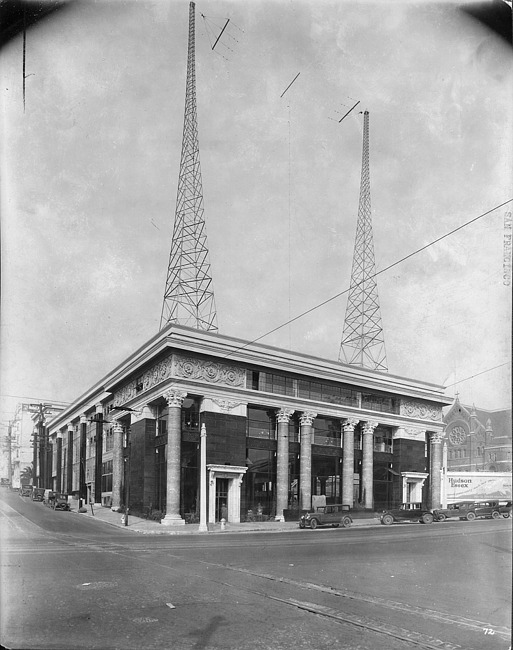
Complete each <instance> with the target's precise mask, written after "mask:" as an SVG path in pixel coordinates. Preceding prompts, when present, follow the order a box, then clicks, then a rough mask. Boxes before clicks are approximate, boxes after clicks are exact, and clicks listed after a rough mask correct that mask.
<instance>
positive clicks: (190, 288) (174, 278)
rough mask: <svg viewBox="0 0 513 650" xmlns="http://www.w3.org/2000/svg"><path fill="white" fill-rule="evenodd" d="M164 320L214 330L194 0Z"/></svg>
mask: <svg viewBox="0 0 513 650" xmlns="http://www.w3.org/2000/svg"><path fill="white" fill-rule="evenodd" d="M168 323H178V324H180V325H187V326H189V327H196V328H197V329H202V330H216V331H217V315H216V307H215V301H214V289H213V285H212V277H211V273H210V262H209V259H208V246H207V235H206V229H205V221H204V219H203V187H202V183H201V167H200V159H199V144H198V123H197V112H196V71H195V4H194V2H191V3H190V4H189V46H188V53H187V83H186V89H185V115H184V125H183V139H182V155H181V159H180V175H179V178H178V192H177V198H176V212H175V223H174V228H173V239H172V241H171V253H170V255H169V265H168V270H167V281H166V288H165V291H164V302H163V305H162V315H161V318H160V329H162V328H163V327H165V326H166V325H167V324H168Z"/></svg>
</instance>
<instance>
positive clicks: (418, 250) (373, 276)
mask: <svg viewBox="0 0 513 650" xmlns="http://www.w3.org/2000/svg"><path fill="white" fill-rule="evenodd" d="M512 201H513V199H508V200H507V201H504V202H503V203H500V204H499V205H496V206H495V207H493V208H491V209H490V210H487V211H486V212H483V213H482V214H480V215H478V216H477V217H474V218H473V219H471V220H470V221H467V222H466V223H464V224H462V225H461V226H458V227H457V228H454V229H453V230H450V231H449V232H447V233H445V235H441V236H440V237H437V239H434V240H433V241H431V242H429V243H428V244H425V245H424V246H421V247H420V248H417V249H416V250H414V251H413V252H411V253H408V255H405V256H404V257H401V258H400V259H398V260H396V261H395V262H392V264H389V265H388V266H385V268H384V269H381V270H380V271H376V273H374V274H373V275H371V276H369V278H375V277H377V276H378V275H381V274H382V273H385V271H389V270H390V269H392V268H394V266H397V265H398V264H402V263H403V262H405V261H406V260H408V259H410V257H413V256H414V255H417V254H418V253H421V252H422V251H425V250H426V249H427V248H429V247H430V246H434V245H435V244H437V243H438V242H439V241H442V239H446V237H449V236H450V235H454V233H455V232H458V231H459V230H462V229H463V228H466V227H467V226H470V225H471V224H473V223H475V222H476V221H478V220H479V219H482V218H483V217H486V216H487V215H489V214H490V213H491V212H494V211H495V210H499V208H503V207H504V206H505V205H508V203H511V202H512ZM359 284H361V282H360V283H359ZM355 286H358V285H355ZM349 289H350V287H348V288H347V289H344V291H341V292H340V293H336V294H335V295H334V296H331V298H327V299H326V300H323V301H322V302H320V303H319V304H317V305H315V306H314V307H310V309H307V310H306V311H304V312H302V313H301V314H298V315H297V316H294V318H291V319H289V320H288V321H286V322H285V323H282V324H281V325H278V326H277V327H274V328H273V329H272V330H269V331H268V332H266V333H265V334H262V335H261V336H259V337H257V338H256V339H253V340H252V341H248V342H247V343H245V344H244V345H241V346H240V347H238V348H237V350H244V348H247V347H248V345H252V344H253V343H257V342H258V341H260V340H262V339H263V338H265V337H266V336H269V334H274V332H277V331H278V330H280V329H282V327H285V326H286V325H289V324H290V323H294V322H295V321H297V320H299V319H300V318H303V316H307V315H308V314H311V313H312V312H313V311H315V310H316V309H319V308H320V307H324V305H327V304H328V303H330V302H332V301H333V300H336V299H337V298H340V296H343V295H344V294H345V293H347V292H348V291H349ZM234 351H235V350H234ZM232 354H233V352H229V353H228V354H227V355H226V356H225V357H224V358H227V357H229V356H231V355H232Z"/></svg>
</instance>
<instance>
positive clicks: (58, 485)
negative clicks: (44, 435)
mask: <svg viewBox="0 0 513 650" xmlns="http://www.w3.org/2000/svg"><path fill="white" fill-rule="evenodd" d="M56 465H57V467H56V468H55V491H56V492H62V432H61V431H57V463H56Z"/></svg>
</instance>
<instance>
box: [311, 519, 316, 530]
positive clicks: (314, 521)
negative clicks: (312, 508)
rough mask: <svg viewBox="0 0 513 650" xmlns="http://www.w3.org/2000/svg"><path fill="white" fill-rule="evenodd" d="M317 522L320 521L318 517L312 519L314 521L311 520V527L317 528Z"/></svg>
mask: <svg viewBox="0 0 513 650" xmlns="http://www.w3.org/2000/svg"><path fill="white" fill-rule="evenodd" d="M317 523H318V522H317V519H312V521H311V522H310V528H311V529H312V530H315V529H316V528H317Z"/></svg>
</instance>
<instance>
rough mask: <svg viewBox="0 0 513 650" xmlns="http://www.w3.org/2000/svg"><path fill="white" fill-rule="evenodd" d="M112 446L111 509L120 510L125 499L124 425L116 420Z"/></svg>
mask: <svg viewBox="0 0 513 650" xmlns="http://www.w3.org/2000/svg"><path fill="white" fill-rule="evenodd" d="M112 435H113V447H112V503H111V506H110V509H111V510H114V512H118V510H119V509H120V507H121V503H122V501H123V499H122V495H123V468H124V461H123V425H122V424H121V422H115V423H114V427H113V432H112Z"/></svg>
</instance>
